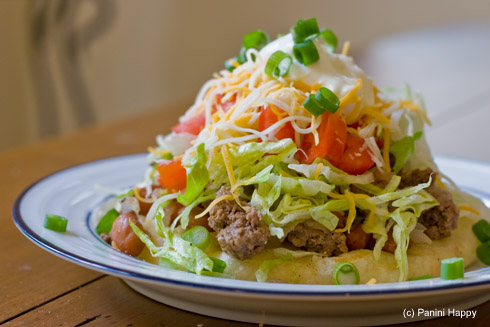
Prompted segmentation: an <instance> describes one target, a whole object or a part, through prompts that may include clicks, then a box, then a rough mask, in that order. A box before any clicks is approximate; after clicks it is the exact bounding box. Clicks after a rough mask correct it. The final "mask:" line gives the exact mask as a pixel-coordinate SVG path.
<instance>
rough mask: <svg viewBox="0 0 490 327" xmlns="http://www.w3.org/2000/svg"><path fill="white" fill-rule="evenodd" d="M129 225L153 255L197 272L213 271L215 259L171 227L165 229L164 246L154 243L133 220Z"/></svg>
mask: <svg viewBox="0 0 490 327" xmlns="http://www.w3.org/2000/svg"><path fill="white" fill-rule="evenodd" d="M129 225H130V226H131V229H132V230H133V231H134V233H135V234H136V235H137V236H138V237H139V239H140V240H141V241H142V242H143V243H144V244H145V245H146V247H147V248H148V249H149V250H150V253H151V255H152V256H153V257H156V258H164V259H167V260H169V261H170V262H172V263H174V264H175V265H178V266H182V267H184V268H185V269H187V270H189V271H191V272H194V273H196V274H201V273H202V272H203V271H205V270H207V271H213V261H212V259H211V258H210V257H209V256H208V255H207V254H206V253H204V252H203V251H202V250H201V249H199V248H198V247H197V246H194V245H192V243H190V242H187V241H186V240H184V239H182V237H180V236H179V235H176V234H173V233H172V231H170V230H169V229H164V230H163V232H164V234H165V241H164V244H163V246H161V247H159V246H156V245H155V244H153V242H152V240H151V239H150V237H149V236H148V235H146V233H145V232H143V231H142V230H141V229H139V228H138V226H136V225H135V224H134V223H133V222H132V221H129Z"/></svg>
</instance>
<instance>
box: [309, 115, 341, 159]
mask: <svg viewBox="0 0 490 327" xmlns="http://www.w3.org/2000/svg"><path fill="white" fill-rule="evenodd" d="M317 132H318V138H319V142H318V144H315V139H314V137H313V134H307V135H306V136H305V138H304V140H303V143H302V145H301V149H303V151H304V152H305V153H306V157H305V156H304V154H301V155H300V158H299V159H300V161H301V162H302V163H307V164H311V163H312V162H313V161H314V160H315V159H316V158H324V159H327V160H329V161H338V160H340V159H341V157H342V155H343V153H344V150H345V142H346V137H347V125H346V124H345V121H344V120H343V119H342V117H340V116H339V115H332V114H330V113H328V112H327V113H324V114H323V117H322V122H321V124H320V126H319V127H318V129H317Z"/></svg>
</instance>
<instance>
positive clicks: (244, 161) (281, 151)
mask: <svg viewBox="0 0 490 327" xmlns="http://www.w3.org/2000/svg"><path fill="white" fill-rule="evenodd" d="M296 150H297V148H296V144H295V143H294V142H293V141H292V140H291V139H284V140H281V141H279V142H251V143H246V144H243V145H240V146H238V147H235V148H230V149H229V157H230V161H231V165H232V167H233V173H234V174H235V178H236V179H237V180H248V179H250V178H252V177H253V176H255V175H257V173H259V172H260V171H263V170H264V169H265V168H267V167H268V166H270V165H272V166H275V165H279V164H280V163H282V162H284V161H287V159H288V158H289V157H290V156H291V155H292V154H294V153H295V152H296ZM209 171H210V173H211V175H210V179H211V180H212V181H213V183H214V184H216V185H222V184H228V183H229V182H228V180H227V173H226V168H225V164H224V161H223V157H222V156H220V155H218V156H215V157H213V159H212V160H211V163H210V168H209Z"/></svg>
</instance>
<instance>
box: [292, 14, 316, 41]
mask: <svg viewBox="0 0 490 327" xmlns="http://www.w3.org/2000/svg"><path fill="white" fill-rule="evenodd" d="M318 33H320V30H319V28H318V22H317V21H316V18H310V19H307V20H301V19H300V20H298V21H297V22H296V25H294V26H293V27H292V28H291V34H292V35H293V40H294V43H301V42H304V41H305V40H306V39H307V38H308V37H309V36H311V35H313V34H318Z"/></svg>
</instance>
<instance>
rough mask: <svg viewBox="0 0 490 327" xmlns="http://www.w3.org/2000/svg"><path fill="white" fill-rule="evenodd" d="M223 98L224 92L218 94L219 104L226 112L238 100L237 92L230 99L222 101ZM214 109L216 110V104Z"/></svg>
mask: <svg viewBox="0 0 490 327" xmlns="http://www.w3.org/2000/svg"><path fill="white" fill-rule="evenodd" d="M222 98H223V94H218V95H217V96H216V99H217V105H220V106H221V109H223V111H224V112H227V111H228V110H230V109H231V107H233V105H234V104H235V102H236V94H234V95H232V96H231V97H230V99H229V100H228V101H225V102H222V101H221V99H222ZM214 110H216V106H215V107H214Z"/></svg>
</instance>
